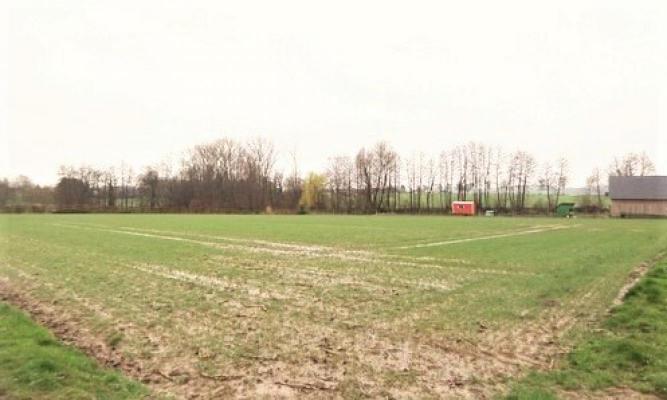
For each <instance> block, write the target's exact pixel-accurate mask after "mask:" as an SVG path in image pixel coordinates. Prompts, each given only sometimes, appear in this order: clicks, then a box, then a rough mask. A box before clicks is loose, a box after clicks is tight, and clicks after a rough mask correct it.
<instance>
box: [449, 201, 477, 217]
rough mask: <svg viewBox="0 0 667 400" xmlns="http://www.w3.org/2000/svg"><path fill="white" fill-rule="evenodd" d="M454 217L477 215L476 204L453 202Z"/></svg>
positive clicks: (471, 202)
mask: <svg viewBox="0 0 667 400" xmlns="http://www.w3.org/2000/svg"><path fill="white" fill-rule="evenodd" d="M452 215H475V202H474V201H452Z"/></svg>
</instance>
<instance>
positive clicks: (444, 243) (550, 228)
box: [396, 225, 579, 250]
mask: <svg viewBox="0 0 667 400" xmlns="http://www.w3.org/2000/svg"><path fill="white" fill-rule="evenodd" d="M577 226H579V225H553V226H548V227H541V228H533V229H528V230H524V231H518V232H511V233H501V234H497V235H488V236H480V237H472V238H465V239H455V240H446V241H442V242H433V243H418V244H413V245H409V246H400V247H396V248H397V249H402V250H405V249H418V248H423V247H437V246H447V245H450V244H458V243H468V242H476V241H479V240H491V239H500V238H505V237H512V236H522V235H532V234H535V233H541V232H550V231H556V230H560V229H570V228H574V227H577Z"/></svg>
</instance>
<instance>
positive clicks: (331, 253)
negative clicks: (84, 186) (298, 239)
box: [55, 224, 537, 276]
mask: <svg viewBox="0 0 667 400" xmlns="http://www.w3.org/2000/svg"><path fill="white" fill-rule="evenodd" d="M55 225H57V226H62V227H67V228H74V229H88V230H95V231H100V232H109V233H116V234H124V235H130V236H140V237H147V238H153V239H161V240H173V241H177V242H183V243H189V244H197V245H202V246H207V247H212V248H216V249H220V250H225V249H227V250H238V251H244V252H249V253H266V254H271V255H275V256H280V255H284V256H300V257H309V258H334V259H338V260H341V261H347V262H354V263H364V264H369V263H372V264H380V265H395V266H405V267H413V268H435V269H450V270H459V271H465V272H472V273H480V274H492V275H493V274H495V275H523V276H534V275H537V274H536V273H534V272H527V271H508V270H502V269H492V268H478V267H473V266H466V265H468V264H469V262H468V261H466V260H461V259H455V260H450V261H449V264H447V265H443V264H432V263H427V262H424V261H425V260H428V258H424V257H409V256H402V255H390V254H382V253H376V252H371V251H362V250H345V249H338V248H335V247H328V246H306V245H303V246H301V245H294V244H287V243H278V242H267V241H256V240H250V241H245V240H243V239H234V241H235V242H239V243H250V244H229V243H220V242H212V241H210V240H211V239H220V240H223V241H224V240H229V238H226V237H219V236H211V235H198V234H190V236H194V237H197V236H200V237H206V238H208V239H209V240H198V239H192V238H189V237H184V236H183V234H182V233H181V234H180V236H179V235H175V234H171V233H170V231H159V230H155V229H151V230H144V229H137V228H132V230H123V229H110V228H102V227H91V226H83V225H79V224H55ZM260 244H263V246H262V245H260ZM439 261H446V260H439Z"/></svg>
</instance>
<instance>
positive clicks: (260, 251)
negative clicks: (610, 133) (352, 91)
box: [0, 215, 667, 398]
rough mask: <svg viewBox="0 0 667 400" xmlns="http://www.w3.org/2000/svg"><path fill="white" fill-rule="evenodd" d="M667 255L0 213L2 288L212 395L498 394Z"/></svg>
mask: <svg viewBox="0 0 667 400" xmlns="http://www.w3.org/2000/svg"><path fill="white" fill-rule="evenodd" d="M460 239H465V241H458V242H457V240H460ZM665 249H667V221H664V220H611V219H585V218H577V219H570V220H566V219H558V218H453V217H418V216H323V215H317V216H316V215H312V216H278V215H274V216H262V215H247V216H231V215H230V216H223V215H6V216H0V279H6V280H7V281H8V282H9V283H8V284H9V285H10V286H12V287H14V288H16V289H17V290H21V291H23V292H24V293H26V294H28V295H30V296H31V297H33V298H34V299H36V300H37V301H41V302H44V303H49V304H51V303H54V302H55V304H54V308H55V309H56V310H57V311H58V312H62V313H65V314H66V315H70V316H71V317H72V319H73V320H75V321H77V323H78V324H80V325H81V326H82V327H84V328H85V329H86V332H87V334H88V335H90V336H91V337H94V338H96V339H98V340H100V341H102V342H104V343H106V344H107V345H109V346H112V347H113V348H114V349H115V351H117V352H119V353H120V354H122V355H123V356H124V358H125V359H127V360H131V361H132V362H134V363H137V364H139V365H141V366H142V369H143V370H146V371H151V370H156V369H157V370H160V371H162V372H163V373H164V374H165V375H167V376H169V374H170V373H173V374H174V375H175V376H176V375H178V376H183V378H182V381H183V382H187V383H185V384H182V385H171V384H170V382H169V381H164V382H156V383H154V386H155V387H157V388H168V390H169V391H172V392H173V393H174V394H176V395H184V394H186V393H190V392H191V391H193V390H194V391H195V392H197V393H199V394H200V395H202V396H204V397H206V396H212V394H211V393H213V391H215V390H216V388H217V386H216V385H217V384H215V383H214V380H213V379H211V378H206V377H207V376H208V377H210V376H224V377H226V378H224V379H225V380H224V382H225V385H227V386H228V388H229V392H228V394H229V395H230V396H231V395H239V396H240V395H244V396H248V397H260V395H261V393H265V392H266V391H278V390H281V391H292V395H297V394H301V392H302V391H304V390H305V391H308V390H315V389H294V388H292V387H290V386H285V385H282V383H285V382H287V383H289V384H292V385H302V386H303V385H306V384H308V385H311V386H312V385H315V386H317V387H321V386H326V389H317V390H325V392H326V393H338V394H342V395H344V396H346V397H354V396H357V395H367V396H371V397H382V396H384V397H388V396H394V397H402V396H403V397H418V398H428V397H433V398H438V397H442V396H446V395H452V396H456V395H471V393H472V394H474V393H477V392H475V390H482V391H483V392H485V393H495V392H496V391H497V390H498V388H499V387H500V386H498V385H499V384H500V383H502V382H505V381H506V380H507V379H509V378H510V377H511V376H513V375H515V374H517V373H523V372H525V371H527V370H528V369H529V368H530V365H531V364H529V363H527V362H526V360H532V361H534V362H537V363H539V364H544V363H548V361H549V359H550V358H551V357H552V356H554V355H556V354H557V352H558V349H559V347H558V346H556V345H542V344H541V343H542V342H538V341H537V339H540V340H544V341H545V342H555V343H556V344H558V345H561V344H562V345H568V344H571V343H574V342H576V341H577V340H578V339H579V338H580V337H582V335H584V334H586V332H587V328H588V326H589V324H590V321H598V320H601V319H602V318H604V316H605V312H606V310H607V309H608V307H609V305H610V304H611V302H612V300H613V298H614V297H615V296H616V294H617V293H618V290H619V288H620V287H621V286H622V285H623V283H624V282H625V280H626V278H627V276H628V274H629V273H630V271H631V270H632V269H633V268H634V267H635V266H637V265H638V264H639V263H641V262H643V261H645V260H648V259H651V258H652V257H654V256H655V255H656V254H657V253H659V252H661V251H664V250H665ZM555 322H556V324H555V325H557V328H555V329H554V330H553V331H551V330H549V329H543V328H544V327H545V326H546V327H550V326H552V325H554V323H555ZM515 364H516V365H519V366H518V367H516V366H515ZM230 377H231V378H230ZM179 379H180V378H179ZM258 380H259V381H258ZM276 382H279V383H276ZM447 382H450V383H447ZM451 382H457V383H456V384H453V383H451ZM458 382H461V384H458ZM501 386H502V385H501ZM318 393H319V392H318ZM352 393H354V395H352ZM473 397H474V395H473Z"/></svg>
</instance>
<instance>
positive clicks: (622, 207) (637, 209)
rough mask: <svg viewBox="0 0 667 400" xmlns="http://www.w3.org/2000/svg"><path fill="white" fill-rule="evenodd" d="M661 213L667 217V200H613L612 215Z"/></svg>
mask: <svg viewBox="0 0 667 400" xmlns="http://www.w3.org/2000/svg"><path fill="white" fill-rule="evenodd" d="M621 215H627V216H632V215H661V216H666V217H667V200H613V199H612V201H611V216H612V217H620V216H621Z"/></svg>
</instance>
